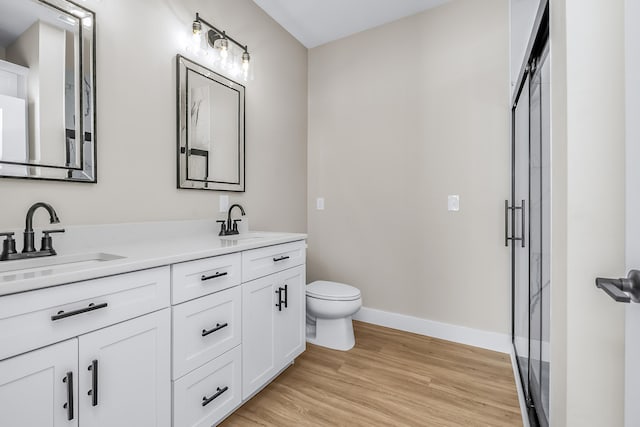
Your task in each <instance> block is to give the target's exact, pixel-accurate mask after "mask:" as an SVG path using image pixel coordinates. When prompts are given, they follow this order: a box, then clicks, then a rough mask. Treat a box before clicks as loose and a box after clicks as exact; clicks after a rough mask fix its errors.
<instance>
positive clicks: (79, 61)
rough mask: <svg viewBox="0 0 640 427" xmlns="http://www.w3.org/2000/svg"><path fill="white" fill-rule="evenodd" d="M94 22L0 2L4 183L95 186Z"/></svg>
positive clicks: (65, 5)
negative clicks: (11, 180) (53, 182)
mask: <svg viewBox="0 0 640 427" xmlns="http://www.w3.org/2000/svg"><path fill="white" fill-rule="evenodd" d="M95 48H96V16H95V13H94V12H92V11H90V10H89V9H87V8H85V7H83V6H81V5H78V4H76V3H73V2H71V1H66V0H0V177H4V178H28V179H44V180H56V181H76V182H88V183H95V182H97V175H96V163H97V162H96V160H97V159H96V137H95V129H96V110H95V100H96V96H95V95H96V92H95V90H96V89H95V88H96V73H95V69H96V66H95V50H96V49H95Z"/></svg>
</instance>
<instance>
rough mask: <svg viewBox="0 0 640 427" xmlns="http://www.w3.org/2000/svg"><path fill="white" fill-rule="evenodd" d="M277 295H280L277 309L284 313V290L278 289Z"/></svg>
mask: <svg viewBox="0 0 640 427" xmlns="http://www.w3.org/2000/svg"><path fill="white" fill-rule="evenodd" d="M276 294H278V303H277V304H276V307H278V311H282V288H278V290H277V291H276Z"/></svg>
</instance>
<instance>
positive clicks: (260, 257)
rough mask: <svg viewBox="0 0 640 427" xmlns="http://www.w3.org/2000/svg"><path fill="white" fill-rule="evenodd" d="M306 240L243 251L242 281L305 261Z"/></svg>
mask: <svg viewBox="0 0 640 427" xmlns="http://www.w3.org/2000/svg"><path fill="white" fill-rule="evenodd" d="M306 247H307V245H306V244H305V242H304V241H302V240H301V241H298V242H292V243H284V244H282V245H275V246H267V247H264V248H259V249H252V250H250V251H246V252H243V253H242V281H243V282H248V281H249V280H253V279H257V278H258V277H263V276H267V275H269V274H273V273H277V272H278V271H282V270H286V269H287V268H291V267H295V266H297V265H302V264H304V263H305V258H306Z"/></svg>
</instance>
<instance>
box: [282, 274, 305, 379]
mask: <svg viewBox="0 0 640 427" xmlns="http://www.w3.org/2000/svg"><path fill="white" fill-rule="evenodd" d="M277 276H278V277H277V282H276V288H275V289H274V293H276V296H277V295H278V290H280V292H279V294H280V297H281V301H282V303H280V304H278V305H279V307H278V308H276V310H277V311H276V312H275V322H274V334H275V360H276V369H278V368H280V367H283V366H284V365H286V364H287V363H289V362H291V361H292V360H293V359H295V358H296V357H298V355H300V353H302V352H303V351H304V349H305V345H306V339H305V323H306V322H305V313H306V293H305V288H304V286H305V277H306V274H305V267H304V266H299V267H295V268H291V269H289V270H285V271H283V272H280V273H278V274H277ZM276 303H278V301H276Z"/></svg>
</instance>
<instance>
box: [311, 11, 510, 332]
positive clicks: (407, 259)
mask: <svg viewBox="0 0 640 427" xmlns="http://www.w3.org/2000/svg"><path fill="white" fill-rule="evenodd" d="M508 6H509V5H508V1H507V0H483V1H477V0H458V1H454V2H450V3H447V4H445V5H443V6H440V7H438V8H436V9H433V10H430V11H426V12H423V13H421V14H418V15H415V16H412V17H408V18H405V19H402V20H400V21H396V22H393V23H390V24H387V25H384V26H382V27H378V28H375V29H372V30H368V31H364V32H362V33H359V34H356V35H353V36H351V37H348V38H345V39H342V40H338V41H336V42H333V43H329V44H327V45H324V46H320V47H317V48H314V49H311V50H310V52H309V160H308V164H309V166H308V167H309V190H308V194H309V204H308V209H309V220H308V221H309V222H308V227H309V252H308V275H309V277H308V279H309V280H310V281H311V280H315V279H320V278H322V279H325V280H336V281H341V282H346V283H349V284H352V285H354V286H357V287H359V288H360V289H361V290H362V294H363V303H364V305H365V306H366V307H370V308H376V309H381V310H386V311H390V312H395V313H402V314H407V315H413V316H417V317H421V318H425V319H429V320H435V321H440V322H446V323H450V324H454V325H459V326H469V327H472V328H477V329H482V330H487V331H494V332H500V333H505V334H506V333H508V332H509V331H510V312H511V311H510V295H511V290H510V286H511V285H510V281H509V262H510V256H509V254H510V251H509V249H507V248H505V247H504V240H502V236H503V233H504V222H503V221H504V219H503V215H504V214H503V206H504V204H503V203H504V202H503V201H504V200H505V199H506V198H507V197H508V194H509V182H510V174H509V171H510V168H509V143H510V140H509V102H508V98H509V84H508V81H509V63H508V58H509V32H508V31H509V28H508V20H509V9H508ZM448 194H459V195H460V197H461V202H460V205H461V210H460V212H447V195H448ZM316 197H324V198H325V199H326V209H325V210H323V211H318V210H315V199H316Z"/></svg>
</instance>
